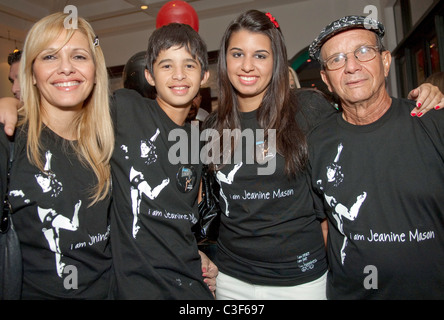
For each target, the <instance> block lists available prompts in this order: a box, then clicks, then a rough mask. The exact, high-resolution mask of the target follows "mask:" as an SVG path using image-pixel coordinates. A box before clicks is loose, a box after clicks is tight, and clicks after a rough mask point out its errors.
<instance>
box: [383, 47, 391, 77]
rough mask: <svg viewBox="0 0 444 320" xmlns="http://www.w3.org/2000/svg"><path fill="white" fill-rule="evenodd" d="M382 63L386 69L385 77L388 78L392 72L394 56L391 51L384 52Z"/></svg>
mask: <svg viewBox="0 0 444 320" xmlns="http://www.w3.org/2000/svg"><path fill="white" fill-rule="evenodd" d="M382 63H383V67H384V76H385V77H388V75H389V72H390V65H391V63H392V54H391V53H390V51H384V52H382Z"/></svg>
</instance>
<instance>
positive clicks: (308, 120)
mask: <svg viewBox="0 0 444 320" xmlns="http://www.w3.org/2000/svg"><path fill="white" fill-rule="evenodd" d="M295 96H296V99H297V103H298V108H299V112H298V113H297V116H296V117H297V121H298V123H299V124H300V126H301V127H302V129H303V130H304V132H305V133H308V132H309V131H310V130H311V129H313V128H314V127H315V126H316V125H317V124H319V123H320V122H321V121H323V120H324V119H326V118H328V117H330V116H331V115H332V114H336V113H338V112H339V111H338V110H337V109H336V108H335V107H334V105H333V104H332V103H331V102H329V101H328V100H327V99H326V97H325V96H324V94H323V93H322V92H320V91H318V90H312V89H299V90H297V91H296V93H295Z"/></svg>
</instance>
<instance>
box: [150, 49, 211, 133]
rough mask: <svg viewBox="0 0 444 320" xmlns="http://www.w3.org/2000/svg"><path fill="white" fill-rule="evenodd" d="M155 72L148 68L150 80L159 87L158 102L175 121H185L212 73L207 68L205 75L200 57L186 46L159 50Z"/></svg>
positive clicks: (157, 88)
mask: <svg viewBox="0 0 444 320" xmlns="http://www.w3.org/2000/svg"><path fill="white" fill-rule="evenodd" d="M153 73H154V74H153V75H151V74H150V73H149V72H148V71H147V70H145V77H146V79H147V81H148V82H149V84H150V85H152V86H155V87H156V91H157V102H158V103H159V105H160V107H161V108H162V109H163V110H164V111H165V112H166V113H167V115H168V116H169V117H170V118H171V119H172V120H173V121H174V122H176V123H177V124H179V125H182V124H183V122H184V121H185V119H186V116H187V114H188V111H189V109H190V107H191V102H192V101H193V99H194V97H195V96H196V94H197V92H198V91H199V89H200V86H201V85H202V84H204V83H205V82H206V81H207V80H208V76H209V73H208V72H206V73H205V75H204V77H203V79H202V78H201V65H200V63H199V61H198V60H197V59H194V58H193V57H192V56H191V54H190V53H189V52H188V51H187V50H186V48H185V47H181V48H180V47H177V46H175V47H171V48H169V49H167V50H164V51H162V52H160V53H159V56H158V57H157V60H156V61H155V62H154V65H153ZM182 118H183V119H182Z"/></svg>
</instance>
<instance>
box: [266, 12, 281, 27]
mask: <svg viewBox="0 0 444 320" xmlns="http://www.w3.org/2000/svg"><path fill="white" fill-rule="evenodd" d="M265 15H266V16H267V17H268V18H269V19H270V21H271V22H273V24H274V25H275V27H276V28H279V23H278V22H277V21H276V18H275V17H273V16H272V15H271V13H270V12H267V13H266V14H265Z"/></svg>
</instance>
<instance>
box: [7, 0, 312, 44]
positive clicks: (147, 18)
mask: <svg viewBox="0 0 444 320" xmlns="http://www.w3.org/2000/svg"><path fill="white" fill-rule="evenodd" d="M301 1H306V0H186V2H188V3H189V4H190V5H192V6H193V8H194V9H195V10H196V12H197V15H198V17H199V19H200V20H202V19H207V18H213V17H217V16H223V15H229V14H235V13H239V12H242V11H245V10H248V9H253V8H254V9H262V8H265V9H266V8H267V7H270V6H273V7H275V6H280V5H286V4H289V3H295V2H301ZM167 2H169V1H159V0H94V1H92V0H13V1H11V0H0V38H3V39H8V40H13V41H16V42H17V43H18V44H17V46H19V47H20V46H21V45H22V43H23V41H24V39H25V36H26V33H27V31H28V30H29V29H30V27H31V26H32V25H33V24H34V23H35V22H36V21H38V20H39V19H41V18H42V17H44V16H46V15H48V14H51V13H53V12H57V11H63V9H64V8H65V6H66V5H74V6H76V8H77V11H78V15H79V16H81V17H84V18H86V19H87V20H88V21H89V22H90V23H91V24H92V26H93V28H94V30H95V32H96V33H97V34H98V35H100V36H107V35H116V34H121V33H126V32H132V31H136V30H140V29H142V28H153V27H154V26H155V25H156V16H157V13H158V12H159V10H160V8H161V7H162V6H163V5H164V4H165V3H167ZM141 5H147V6H148V9H147V10H142V9H141V8H140V6H141Z"/></svg>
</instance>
